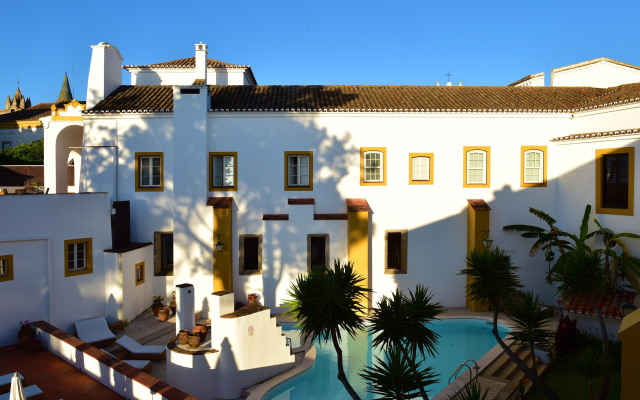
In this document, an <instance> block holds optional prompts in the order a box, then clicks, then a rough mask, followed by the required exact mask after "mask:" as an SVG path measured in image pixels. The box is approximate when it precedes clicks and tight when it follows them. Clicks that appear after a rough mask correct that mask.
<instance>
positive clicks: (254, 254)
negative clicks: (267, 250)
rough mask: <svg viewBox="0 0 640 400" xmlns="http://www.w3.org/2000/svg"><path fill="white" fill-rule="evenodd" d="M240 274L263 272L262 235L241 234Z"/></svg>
mask: <svg viewBox="0 0 640 400" xmlns="http://www.w3.org/2000/svg"><path fill="white" fill-rule="evenodd" d="M239 250H240V251H239V253H240V254H239V256H240V257H239V258H240V275H259V274H261V273H262V235H240V243H239Z"/></svg>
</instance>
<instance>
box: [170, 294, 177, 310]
mask: <svg viewBox="0 0 640 400" xmlns="http://www.w3.org/2000/svg"><path fill="white" fill-rule="evenodd" d="M169 308H171V312H172V313H174V314H175V313H176V298H175V297H174V298H173V299H171V303H169Z"/></svg>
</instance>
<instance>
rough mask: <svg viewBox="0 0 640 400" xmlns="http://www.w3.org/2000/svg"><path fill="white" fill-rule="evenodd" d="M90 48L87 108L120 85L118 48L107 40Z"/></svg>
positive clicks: (120, 63) (120, 71) (120, 61)
mask: <svg viewBox="0 0 640 400" xmlns="http://www.w3.org/2000/svg"><path fill="white" fill-rule="evenodd" d="M91 48H92V49H93V51H92V52H91V65H90V66H89V81H88V82H87V110H88V109H90V108H91V107H93V106H95V105H96V104H98V103H99V102H100V101H101V100H104V99H105V98H106V97H107V96H109V94H110V93H111V92H113V91H114V90H115V89H117V88H118V86H120V85H122V56H121V55H120V52H119V51H118V49H117V48H116V47H115V46H112V45H110V44H109V43H107V42H100V43H98V44H97V45H95V46H91Z"/></svg>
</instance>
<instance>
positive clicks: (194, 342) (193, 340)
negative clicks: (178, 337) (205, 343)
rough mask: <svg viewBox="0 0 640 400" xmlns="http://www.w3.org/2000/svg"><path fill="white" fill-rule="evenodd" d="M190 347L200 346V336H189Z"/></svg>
mask: <svg viewBox="0 0 640 400" xmlns="http://www.w3.org/2000/svg"><path fill="white" fill-rule="evenodd" d="M188 343H189V347H193V348H197V347H198V346H200V335H195V334H194V335H189V339H188Z"/></svg>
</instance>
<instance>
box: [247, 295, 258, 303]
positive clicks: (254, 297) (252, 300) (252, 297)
mask: <svg viewBox="0 0 640 400" xmlns="http://www.w3.org/2000/svg"><path fill="white" fill-rule="evenodd" d="M248 299H249V305H251V304H256V305H257V304H258V300H260V295H259V294H258V293H249V296H248Z"/></svg>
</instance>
